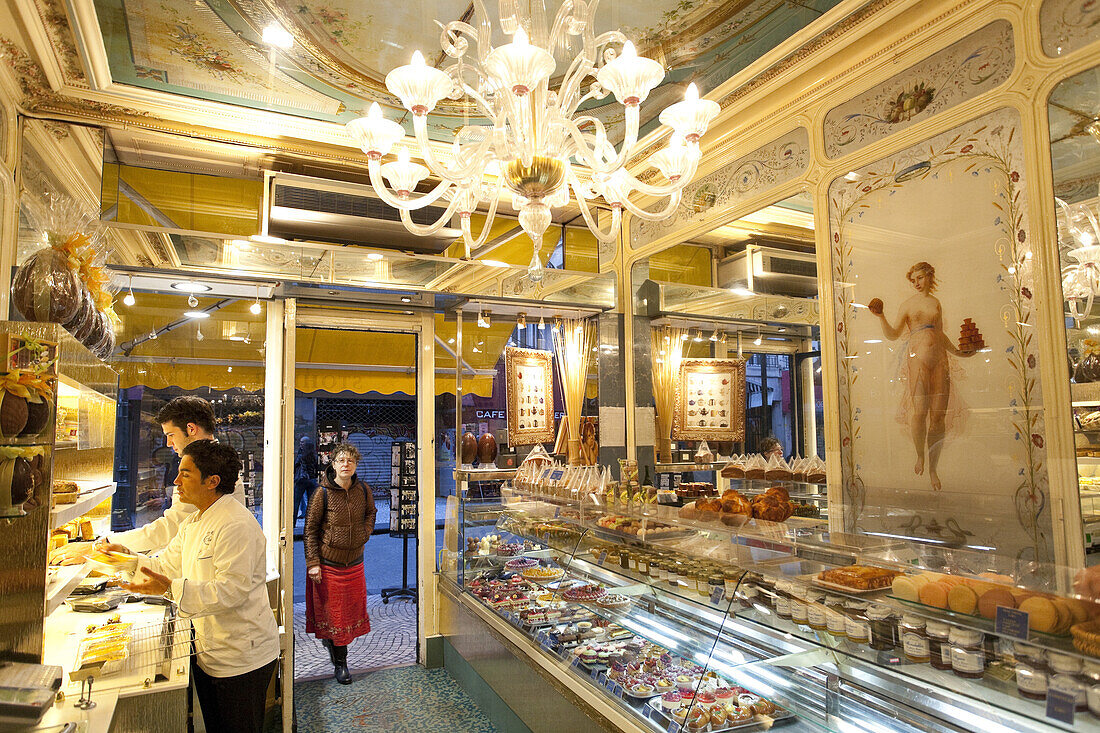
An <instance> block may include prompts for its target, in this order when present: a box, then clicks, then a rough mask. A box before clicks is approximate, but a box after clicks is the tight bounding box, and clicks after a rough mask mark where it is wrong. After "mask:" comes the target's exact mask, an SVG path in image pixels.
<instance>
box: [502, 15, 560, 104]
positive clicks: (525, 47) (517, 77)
mask: <svg viewBox="0 0 1100 733" xmlns="http://www.w3.org/2000/svg"><path fill="white" fill-rule="evenodd" d="M555 66H556V64H555V63H554V57H553V56H552V55H550V53H549V52H548V51H546V50H545V49H542V48H539V47H538V46H532V45H531V44H530V42H529V41H528V39H527V33H526V32H525V31H524V30H523V28H522V27H520V28H518V29H517V30H516V34H515V35H514V36H513V37H512V42H511V43H508V44H505V45H503V46H501V47H500V48H494V49H493V50H492V52H491V53H490V54H489V55H488V57H486V59H485V70H486V71H488V72H489V78H490V81H491V83H493V84H494V85H497V86H500V87H501V88H503V89H510V90H511V91H512V94H514V95H516V96H517V97H524V96H526V95H527V94H528V92H530V91H531V90H532V89H534V88H535V87H537V86H538V85H539V84H540V83H542V82H543V81H544V80H547V79H549V78H550V75H551V74H553V73H554V67H555Z"/></svg>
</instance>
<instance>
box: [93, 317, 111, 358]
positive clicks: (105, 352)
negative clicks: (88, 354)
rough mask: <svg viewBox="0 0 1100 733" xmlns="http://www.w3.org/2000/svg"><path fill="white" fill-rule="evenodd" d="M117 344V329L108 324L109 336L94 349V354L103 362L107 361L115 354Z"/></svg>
mask: <svg viewBox="0 0 1100 733" xmlns="http://www.w3.org/2000/svg"><path fill="white" fill-rule="evenodd" d="M116 343H117V337H116V336H115V329H114V328H112V327H111V324H110V323H109V322H108V324H107V334H106V335H105V336H104V338H103V340H102V341H100V342H99V344H98V345H97V346H96V347H95V348H94V349H92V353H94V354H95V355H96V356H98V357H99V358H100V359H102V360H103V361H107V360H108V359H110V358H111V354H113V353H114V352H115V344H116Z"/></svg>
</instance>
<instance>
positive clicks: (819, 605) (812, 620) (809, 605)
mask: <svg viewBox="0 0 1100 733" xmlns="http://www.w3.org/2000/svg"><path fill="white" fill-rule="evenodd" d="M806 623H807V624H809V626H810V628H811V629H814V630H815V631H825V630H826V629H828V628H829V617H828V616H827V615H826V614H825V594H824V593H820V592H818V591H816V590H812V591H809V592H808V593H806Z"/></svg>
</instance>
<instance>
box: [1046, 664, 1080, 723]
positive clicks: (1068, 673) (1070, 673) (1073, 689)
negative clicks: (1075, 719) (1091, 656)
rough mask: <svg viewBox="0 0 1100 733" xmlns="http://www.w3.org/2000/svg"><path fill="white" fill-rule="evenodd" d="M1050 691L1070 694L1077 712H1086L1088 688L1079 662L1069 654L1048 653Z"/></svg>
mask: <svg viewBox="0 0 1100 733" xmlns="http://www.w3.org/2000/svg"><path fill="white" fill-rule="evenodd" d="M1048 684H1049V687H1050V689H1054V688H1057V689H1059V690H1064V691H1065V692H1068V693H1071V694H1072V695H1073V697H1074V700H1075V701H1076V704H1075V707H1076V710H1077V712H1079V713H1080V712H1084V711H1085V710H1088V707H1089V703H1088V690H1089V686H1088V684H1086V682H1085V676H1084V674H1083V673H1082V665H1081V660H1080V659H1078V658H1077V657H1075V656H1073V655H1071V654H1056V653H1054V652H1051V653H1050V679H1049V682H1048Z"/></svg>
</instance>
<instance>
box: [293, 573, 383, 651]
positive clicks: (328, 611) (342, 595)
mask: <svg viewBox="0 0 1100 733" xmlns="http://www.w3.org/2000/svg"><path fill="white" fill-rule="evenodd" d="M306 631H307V632H308V633H310V634H313V635H314V636H316V637H317V638H318V639H332V643H333V644H335V645H336V646H347V645H348V644H349V643H350V642H351V641H352V640H353V639H357V638H359V637H360V636H362V635H363V634H365V633H367V632H368V631H370V618H369V617H368V616H367V581H366V578H364V577H363V563H359V564H358V565H352V566H351V567H349V568H338V567H333V566H331V565H324V564H322V565H321V581H320V582H318V583H315V582H314V581H312V580H310V579H309V578H308V577H307V578H306Z"/></svg>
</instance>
